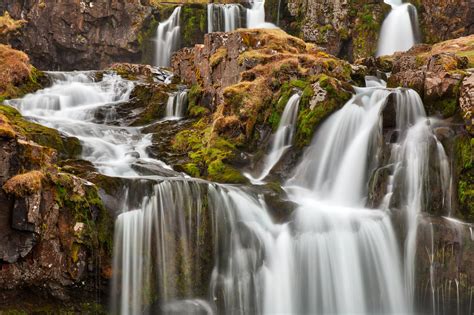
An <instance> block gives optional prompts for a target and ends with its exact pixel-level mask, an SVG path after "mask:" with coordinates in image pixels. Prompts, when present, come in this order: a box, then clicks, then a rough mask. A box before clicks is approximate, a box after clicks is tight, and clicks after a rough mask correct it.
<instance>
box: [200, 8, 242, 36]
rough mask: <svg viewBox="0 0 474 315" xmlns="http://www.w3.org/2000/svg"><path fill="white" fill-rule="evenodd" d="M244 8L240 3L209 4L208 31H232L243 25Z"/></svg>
mask: <svg viewBox="0 0 474 315" xmlns="http://www.w3.org/2000/svg"><path fill="white" fill-rule="evenodd" d="M242 10H244V8H243V7H242V6H241V5H240V4H215V3H209V4H208V5H207V31H208V33H212V32H231V31H233V30H236V29H238V28H240V27H241V15H242V13H241V12H242Z"/></svg>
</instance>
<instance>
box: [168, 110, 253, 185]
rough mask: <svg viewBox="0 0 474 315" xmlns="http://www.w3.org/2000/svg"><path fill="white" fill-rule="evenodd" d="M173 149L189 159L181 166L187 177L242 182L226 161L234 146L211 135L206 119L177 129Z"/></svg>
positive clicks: (232, 152) (223, 139) (241, 178)
mask: <svg viewBox="0 0 474 315" xmlns="http://www.w3.org/2000/svg"><path fill="white" fill-rule="evenodd" d="M173 149H174V150H175V151H178V152H181V153H186V154H187V155H188V157H189V159H190V161H191V162H190V163H187V164H185V165H183V166H182V167H183V170H184V171H185V172H186V173H188V174H189V175H191V176H194V177H203V178H207V179H210V180H214V181H218V182H226V183H241V182H244V181H245V178H244V177H243V176H242V175H240V173H239V172H238V171H237V170H235V169H234V168H233V167H231V166H229V165H227V164H226V162H227V161H229V160H231V159H232V158H233V157H234V152H235V149H236V148H235V145H233V144H232V143H230V142H229V141H228V140H226V139H225V138H223V137H219V136H217V135H215V134H214V133H213V131H212V127H210V126H208V124H207V121H206V120H203V119H201V120H200V121H198V122H197V123H195V124H194V125H193V128H192V129H188V130H183V131H181V132H179V133H178V134H177V135H176V136H175V138H174V141H173Z"/></svg>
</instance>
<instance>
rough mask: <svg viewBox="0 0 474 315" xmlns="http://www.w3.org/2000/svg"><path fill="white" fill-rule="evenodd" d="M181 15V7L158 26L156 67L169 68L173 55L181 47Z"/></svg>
mask: <svg viewBox="0 0 474 315" xmlns="http://www.w3.org/2000/svg"><path fill="white" fill-rule="evenodd" d="M180 14H181V7H176V8H175V9H174V11H173V13H172V14H171V16H170V17H169V18H168V19H167V20H166V21H164V22H161V23H160V24H158V29H157V30H156V43H155V45H156V61H155V65H156V66H160V67H169V66H170V63H171V55H172V54H173V52H175V51H176V50H178V48H179V45H180V29H181V28H180V24H179V23H180V21H179V18H180Z"/></svg>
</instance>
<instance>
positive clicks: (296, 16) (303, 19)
mask: <svg viewBox="0 0 474 315" xmlns="http://www.w3.org/2000/svg"><path fill="white" fill-rule="evenodd" d="M409 2H410V3H412V4H413V5H415V6H416V7H417V9H418V16H419V21H420V28H421V33H422V34H421V35H422V41H423V42H425V43H430V44H433V43H436V42H440V41H443V40H448V39H453V38H457V37H460V36H466V35H469V34H472V33H473V32H474V23H473V22H472V21H473V20H474V17H473V16H474V6H473V5H472V3H471V2H469V1H464V0H454V1H450V2H443V3H440V2H439V1H436V0H414V1H409ZM277 4H278V1H267V3H266V6H267V7H268V10H271V8H270V7H272V6H273V7H275V6H277ZM282 8H283V9H282ZM286 9H288V11H289V13H290V16H286V15H285V10H286ZM389 11H390V6H389V5H388V4H385V3H384V2H383V1H381V0H378V1H354V0H351V1H328V0H287V1H284V2H282V3H281V5H280V15H281V16H282V18H283V24H282V27H284V29H287V28H286V27H288V30H291V31H293V30H294V28H295V24H296V25H297V26H298V27H297V28H298V29H299V30H298V31H296V33H295V34H298V36H300V37H301V38H302V39H304V40H306V41H311V42H315V43H318V45H322V46H324V47H326V48H327V50H328V52H329V53H331V54H335V55H337V56H340V57H346V58H349V59H350V60H356V59H358V58H361V57H368V56H372V55H374V53H375V50H376V48H377V46H376V45H377V40H378V36H379V30H380V27H381V25H382V22H383V19H384V17H385V16H386V14H387V13H388V12H389ZM273 21H274V20H273Z"/></svg>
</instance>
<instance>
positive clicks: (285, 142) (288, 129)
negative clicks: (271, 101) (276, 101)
mask: <svg viewBox="0 0 474 315" xmlns="http://www.w3.org/2000/svg"><path fill="white" fill-rule="evenodd" d="M300 99H301V96H300V95H299V94H294V95H292V96H291V97H290V99H289V100H288V102H287V104H286V106H285V109H284V110H283V114H282V115H281V120H280V124H279V125H278V129H277V132H276V133H275V135H273V140H272V142H271V144H270V152H269V153H268V154H267V155H266V156H265V157H264V161H263V168H262V171H261V172H260V174H259V175H258V176H257V177H255V178H254V177H253V176H252V175H250V174H246V176H247V177H248V178H249V179H250V180H252V182H254V183H255V184H259V183H262V180H264V179H265V177H267V176H268V174H269V173H270V171H271V170H272V169H273V167H274V166H275V165H276V164H277V163H278V162H279V161H280V159H281V158H282V156H283V155H284V154H285V152H286V151H288V149H289V148H290V147H291V146H292V145H293V138H294V133H295V129H296V121H297V119H298V108H299V103H300Z"/></svg>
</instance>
